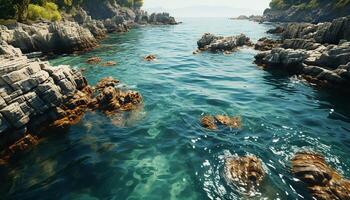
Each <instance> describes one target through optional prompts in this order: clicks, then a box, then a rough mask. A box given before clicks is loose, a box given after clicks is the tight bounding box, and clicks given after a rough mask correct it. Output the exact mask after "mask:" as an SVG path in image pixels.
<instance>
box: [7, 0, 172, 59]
mask: <svg viewBox="0 0 350 200" xmlns="http://www.w3.org/2000/svg"><path fill="white" fill-rule="evenodd" d="M73 19H74V21H68V20H72V19H71V18H70V19H65V20H63V21H60V22H40V23H34V24H32V25H26V24H21V23H16V24H12V25H7V26H2V25H0V41H5V42H7V43H8V44H10V45H13V46H14V47H17V48H20V49H21V50H22V52H23V53H30V52H39V51H40V52H43V53H51V52H53V53H72V52H76V51H86V50H90V49H92V48H94V47H96V46H97V40H98V39H102V38H104V37H105V36H106V34H107V33H111V32H126V31H128V30H129V28H130V27H132V26H134V25H136V24H156V25H166V24H170V25H175V24H178V23H177V22H176V21H175V18H174V17H171V16H170V15H169V14H168V13H154V14H152V15H150V16H149V15H148V14H147V12H145V11H143V10H140V9H135V10H132V9H129V8H125V7H121V6H119V5H118V4H117V3H116V2H115V1H114V0H110V1H102V2H99V3H98V6H96V1H92V0H91V1H84V4H83V5H82V7H81V8H77V12H76V14H75V16H74V17H73Z"/></svg>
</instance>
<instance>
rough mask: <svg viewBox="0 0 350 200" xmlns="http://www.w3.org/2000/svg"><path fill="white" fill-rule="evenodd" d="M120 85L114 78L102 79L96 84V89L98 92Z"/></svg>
mask: <svg viewBox="0 0 350 200" xmlns="http://www.w3.org/2000/svg"><path fill="white" fill-rule="evenodd" d="M118 83H119V81H118V80H116V79H114V78H113V77H111V76H109V77H105V78H102V79H101V80H100V81H99V82H98V83H97V84H96V86H95V87H96V89H97V90H102V89H103V88H106V87H115V86H117V84H118Z"/></svg>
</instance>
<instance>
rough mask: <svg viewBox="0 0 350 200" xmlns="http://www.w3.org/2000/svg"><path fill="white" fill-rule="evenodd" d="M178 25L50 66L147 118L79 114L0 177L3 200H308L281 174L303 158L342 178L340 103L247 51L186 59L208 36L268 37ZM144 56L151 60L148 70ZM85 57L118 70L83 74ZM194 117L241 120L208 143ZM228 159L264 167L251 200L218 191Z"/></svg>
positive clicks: (259, 30)
mask: <svg viewBox="0 0 350 200" xmlns="http://www.w3.org/2000/svg"><path fill="white" fill-rule="evenodd" d="M183 22H184V23H183V24H180V25H177V26H147V27H142V28H137V29H133V30H131V31H130V32H128V33H123V34H112V35H109V37H108V38H107V39H105V40H103V41H102V43H101V45H100V47H99V48H97V49H96V50H94V51H91V52H88V53H86V54H83V55H79V56H65V57H59V58H57V59H54V60H51V63H53V64H54V65H58V64H69V65H72V66H74V67H75V68H85V69H86V70H85V71H84V75H85V76H86V77H87V79H88V81H89V82H90V84H95V83H96V82H97V81H98V80H99V79H100V78H102V77H105V76H113V77H115V78H117V79H119V80H121V81H122V83H124V84H125V85H127V86H128V87H130V88H131V89H134V90H137V91H139V92H140V93H141V94H142V96H143V98H144V108H143V109H142V110H138V111H135V112H132V113H128V114H127V116H115V117H114V118H112V119H111V118H108V117H106V116H104V115H103V114H100V113H98V112H96V113H87V114H86V115H85V117H84V118H83V120H82V121H81V122H80V123H79V124H77V125H74V126H72V127H71V128H70V129H69V131H68V132H66V133H58V134H50V133H47V135H48V137H47V138H45V139H44V140H43V141H42V142H41V143H40V144H39V145H38V146H36V147H35V148H34V149H32V150H30V151H29V152H26V153H25V154H24V155H23V156H22V157H21V159H20V160H19V161H18V162H16V163H13V164H12V165H11V166H9V167H8V169H7V171H6V173H4V172H3V174H2V175H1V177H2V179H1V180H2V181H1V182H2V183H1V187H0V191H1V194H2V197H0V198H4V199H118V200H119V199H151V200H153V199H283V200H284V199H303V198H304V199H310V196H308V192H307V190H306V189H305V187H304V186H303V184H302V183H300V182H298V181H297V180H295V179H293V177H292V175H291V173H290V159H291V157H292V156H293V154H294V153H295V152H297V151H300V150H305V149H308V150H313V151H317V152H319V153H322V154H323V155H325V156H326V158H327V161H328V162H329V163H330V164H331V165H332V166H333V167H335V168H336V169H337V170H339V171H340V172H341V173H342V174H343V175H345V176H347V177H350V170H349V167H350V159H348V155H349V152H350V134H349V132H350V117H349V116H350V105H349V98H348V97H345V96H342V95H340V94H337V93H336V92H333V93H332V92H330V91H323V90H317V89H315V88H314V87H312V86H310V85H308V84H305V83H303V82H302V81H300V80H298V79H296V78H290V77H289V76H286V75H283V74H281V73H278V72H267V71H264V70H262V69H260V68H259V67H257V66H256V65H255V64H253V57H254V55H255V54H256V53H257V52H256V51H254V50H253V49H250V48H243V49H240V50H239V51H237V52H235V53H233V54H230V55H222V54H210V53H201V54H198V55H192V51H193V50H195V49H196V41H197V40H198V39H199V38H200V37H201V35H202V34H203V33H205V32H210V33H216V34H220V35H236V34H239V33H245V34H247V35H248V36H249V37H251V38H252V39H253V40H254V41H256V40H257V39H259V38H261V37H264V36H268V35H267V34H265V31H266V30H268V29H269V28H270V27H271V25H266V24H265V25H264V24H258V23H254V22H248V21H230V20H228V19H219V18H218V19H215V18H213V19H183ZM148 54H156V55H157V57H158V59H157V60H156V61H154V62H145V61H144V60H143V58H142V57H143V56H145V55H148ZM90 56H99V57H101V58H102V59H103V60H104V61H116V62H118V65H117V66H113V67H102V66H98V65H88V64H86V63H85V60H86V59H87V58H88V57H90ZM203 114H228V115H237V116H241V118H242V120H243V127H242V129H241V130H231V129H221V130H218V131H208V130H206V129H204V128H202V127H201V126H200V124H199V119H200V117H201V115H203ZM120 118H123V119H125V120H124V121H122V122H120V120H119V119H120ZM236 154H237V155H247V154H254V155H256V156H258V157H259V158H261V160H262V161H263V163H264V168H265V169H266V171H267V175H266V178H265V180H264V182H263V183H262V185H261V187H260V188H259V192H260V194H255V196H254V197H248V196H246V195H244V194H242V193H240V192H239V191H240V190H239V189H237V188H234V187H231V186H230V185H228V184H227V183H226V181H225V179H224V177H223V164H224V162H223V161H224V158H225V157H226V156H229V155H236ZM5 174H7V175H5Z"/></svg>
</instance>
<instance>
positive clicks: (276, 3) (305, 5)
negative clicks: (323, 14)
mask: <svg viewBox="0 0 350 200" xmlns="http://www.w3.org/2000/svg"><path fill="white" fill-rule="evenodd" d="M327 3H332V4H333V7H334V8H343V7H346V6H350V0H332V1H331V2H330V1H329V0H272V1H271V3H270V7H271V8H272V9H277V10H286V9H288V8H290V7H298V8H301V9H314V8H317V7H319V6H322V5H324V4H327Z"/></svg>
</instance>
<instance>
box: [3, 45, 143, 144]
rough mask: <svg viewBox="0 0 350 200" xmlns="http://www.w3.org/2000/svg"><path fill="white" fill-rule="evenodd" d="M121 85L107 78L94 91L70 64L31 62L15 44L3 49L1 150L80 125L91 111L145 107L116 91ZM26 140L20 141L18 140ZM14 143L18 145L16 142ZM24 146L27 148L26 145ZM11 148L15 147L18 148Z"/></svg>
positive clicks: (127, 93)
mask: <svg viewBox="0 0 350 200" xmlns="http://www.w3.org/2000/svg"><path fill="white" fill-rule="evenodd" d="M118 83H119V81H117V80H114V79H113V78H104V79H102V80H101V81H100V82H99V83H98V85H97V86H96V88H95V87H91V86H89V85H88V83H87V81H86V79H85V78H84V77H83V76H82V74H81V73H80V72H79V71H77V70H74V69H72V68H70V67H69V66H67V65H60V66H57V67H52V66H51V65H50V64H49V63H48V62H42V61H40V60H38V59H36V60H33V59H28V58H27V57H26V56H24V55H23V54H22V52H21V51H20V50H19V49H17V48H14V47H13V46H11V45H8V44H6V43H4V42H3V43H2V44H1V45H0V86H1V87H0V147H1V149H3V148H5V147H9V146H11V144H13V143H14V142H15V141H18V140H19V143H18V144H19V145H21V146H26V145H27V143H26V141H27V142H29V143H33V142H31V141H35V140H34V139H28V138H33V137H29V136H27V134H28V133H34V134H36V133H39V132H42V131H43V130H45V129H47V128H65V127H67V126H69V125H71V124H75V123H77V122H79V120H80V118H81V116H83V114H84V113H85V112H86V111H88V110H99V111H101V112H103V113H106V114H108V115H112V114H113V113H115V112H123V111H129V110H132V109H134V108H136V107H138V106H140V105H142V97H141V95H140V94H138V93H137V92H134V91H130V90H127V89H123V88H120V87H116V86H117V85H118ZM20 138H22V139H20ZM15 144H16V143H15ZM23 144H25V145H23ZM12 148H13V149H21V148H17V147H16V145H15V146H13V145H12Z"/></svg>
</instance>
